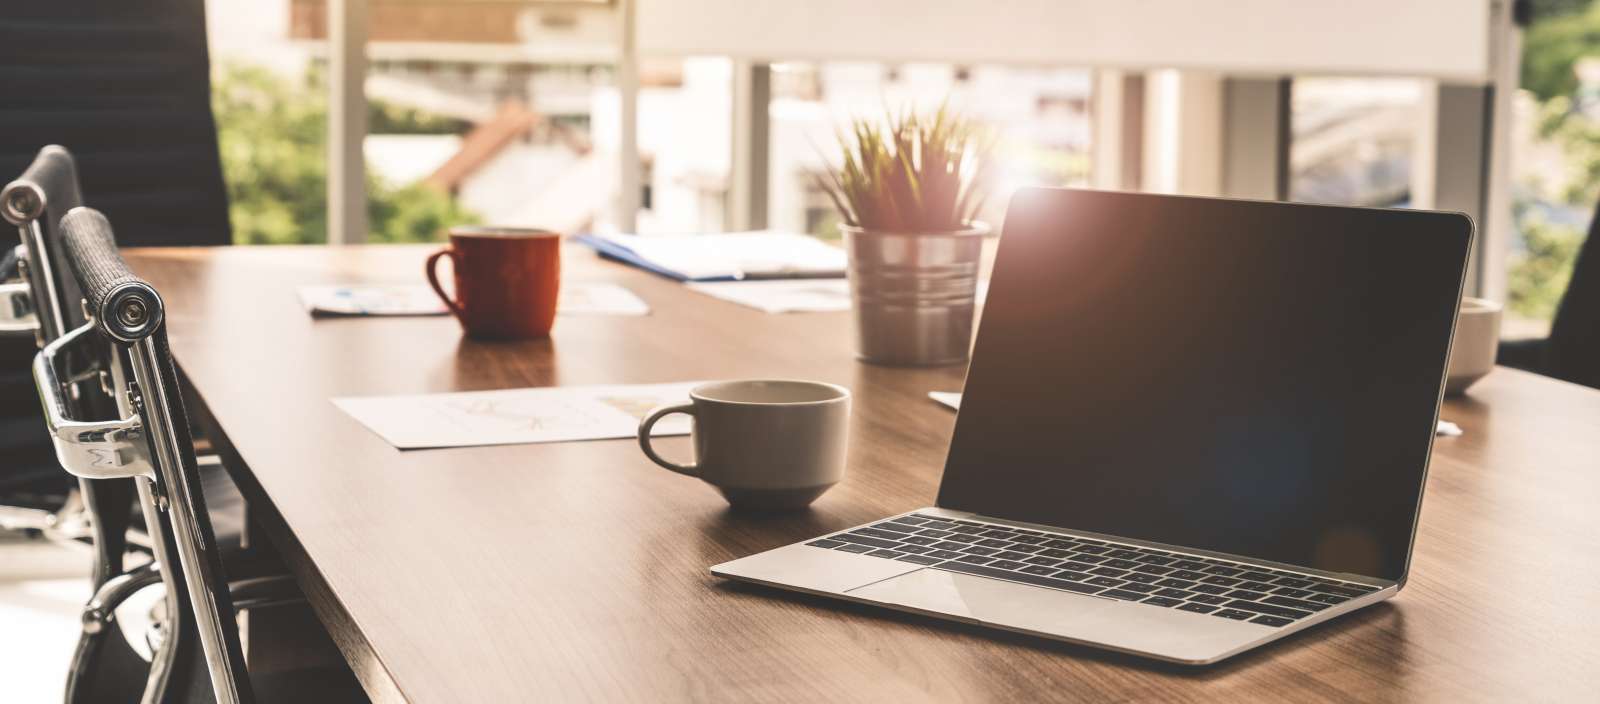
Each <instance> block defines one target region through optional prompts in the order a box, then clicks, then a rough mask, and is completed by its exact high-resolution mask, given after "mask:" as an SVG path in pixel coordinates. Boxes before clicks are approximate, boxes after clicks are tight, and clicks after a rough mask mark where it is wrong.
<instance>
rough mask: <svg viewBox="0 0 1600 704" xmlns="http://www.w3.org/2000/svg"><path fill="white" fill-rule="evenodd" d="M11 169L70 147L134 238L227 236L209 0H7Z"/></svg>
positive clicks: (0, 146)
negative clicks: (46, 150) (51, 148)
mask: <svg viewBox="0 0 1600 704" xmlns="http://www.w3.org/2000/svg"><path fill="white" fill-rule="evenodd" d="M0 65H3V66H5V84H6V94H5V99H4V100H0V173H18V172H20V171H21V170H22V169H23V167H25V166H26V165H27V163H28V160H29V159H31V158H33V154H34V152H35V151H37V150H38V149H39V148H40V147H41V146H44V145H46V144H63V145H66V146H67V147H68V148H70V149H71V150H72V152H73V154H74V155H75V156H76V157H77V159H78V164H79V166H80V167H82V169H83V193H84V196H85V198H86V199H87V200H89V201H90V202H92V203H94V204H95V207H96V208H98V209H100V210H102V211H103V212H105V213H106V214H107V215H108V216H110V217H111V218H113V219H114V220H115V221H116V222H117V224H118V227H119V230H120V232H119V234H120V236H121V238H122V242H123V244H124V245H129V246H145V245H200V244H227V243H229V242H230V241H231V234H230V230H229V227H228V203H227V193H226V190H225V188H224V185H223V180H222V167H221V160H220V157H219V153H218V149H217V134H216V124H215V120H214V118H213V116H212V112H211V84H210V55H209V52H208V49H207V47H206V25H205V2H204V0H145V1H142V2H127V1H126V0H67V1H63V2H25V3H7V7H6V10H5V12H4V13H0Z"/></svg>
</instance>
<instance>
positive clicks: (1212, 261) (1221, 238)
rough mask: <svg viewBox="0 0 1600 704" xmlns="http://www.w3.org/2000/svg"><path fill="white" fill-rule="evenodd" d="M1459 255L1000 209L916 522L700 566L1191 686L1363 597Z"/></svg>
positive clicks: (1390, 574) (1328, 220)
mask: <svg viewBox="0 0 1600 704" xmlns="http://www.w3.org/2000/svg"><path fill="white" fill-rule="evenodd" d="M1472 237H1473V225H1472V221H1471V220H1470V219H1469V218H1468V217H1466V216H1465V215H1462V214H1459V213H1440V212H1426V211H1420V210H1381V209H1367V208H1346V207H1333V206H1320V205H1302V204H1290V203H1275V202H1254V201H1240V200H1225V199H1212V198H1187V197H1177V196H1164V195H1148V194H1131V193H1108V192H1095V191H1085V190H1066V189H1027V190H1024V191H1021V192H1019V193H1018V195H1016V196H1015V198H1014V199H1013V200H1012V202H1011V206H1010V210H1009V212H1008V215H1007V218H1006V223H1005V229H1004V235H1003V236H1002V237H1001V239H1000V243H999V249H998V253H997V255H996V260H995V266H994V274H993V278H992V280H991V282H990V287H989V295H988V300H987V303H986V305H985V308H984V310H983V314H982V319H981V324H980V327H979V332H978V334H977V340H976V343H975V347H974V349H973V356H972V361H971V364H970V366H969V369H968V373H967V382H966V388H965V390H964V394H963V396H962V401H961V408H960V411H959V415H958V417H957V420H956V426H955V432H954V437H953V439H952V441H951V444H950V449H949V455H948V459H947V460H946V464H945V469H944V474H943V478H942V481H941V483H940V487H939V494H938V497H937V499H936V501H935V503H934V505H933V506H930V507H926V508H920V509H917V510H915V511H910V512H907V513H904V514H900V515H896V516H889V517H886V518H884V519H883V520H880V521H874V522H872V523H869V524H865V525H861V526H857V527H854V528H850V529H848V530H842V531H838V532H836V533H832V534H829V535H824V536H820V537H818V538H815V539H811V540H807V541H804V542H800V543H796V544H793V545H788V546H785V547H780V548H777V549H774V550H769V551H767V552H763V553H760V554H757V555H752V556H750V557H746V558H743V559H739V560H734V561H732V562H727V563H724V564H720V565H716V566H715V567H712V568H711V571H712V573H714V574H716V575H719V576H722V577H726V578H729V579H735V580H743V581H747V582H754V583H758V584H763V585H769V586H772V587H778V588H782V589H788V590H793V591H799V592H805V593H808V594H818V595H824V596H829V597H835V598H839V599H846V600H849V601H855V602H861V603H867V604H876V605H880V606H884V607H888V608H891V609H897V610H900V611H908V612H914V613H918V614H926V615H929V616H934V617H939V618H944V619H950V620H954V621H961V622H966V623H974V624H982V625H984V626H991V627H994V628H998V629H1003V630H1007V631H1015V632H1021V633H1028V634H1033V635H1037V636H1043V637H1045V638H1052V639H1058V640H1063V641H1070V642H1073V643H1081V644H1086V645H1090V646H1096V647H1100V648H1105V649H1108V650H1115V651H1121V652H1125V653H1132V654H1137V655H1142V656H1147V657H1151V658H1156V659H1160V660H1166V661H1172V662H1178V663H1187V664H1196V665H1201V664H1209V663H1215V662H1218V661H1220V660H1223V659H1225V658H1228V657H1230V656H1232V655H1235V654H1238V653H1240V652H1243V651H1246V650H1249V649H1251V648H1255V647H1257V646H1260V645H1262V644H1264V643H1268V642H1271V641H1274V640H1277V639H1279V638H1283V637H1284V636H1287V635H1289V634H1291V633H1294V632H1297V631H1301V630H1305V629H1308V628H1312V627H1314V626H1316V625H1317V624H1319V623H1322V622H1325V621H1328V620H1331V619H1334V618H1338V617H1339V616H1341V615H1343V614H1346V613H1349V612H1351V611H1355V610H1357V609H1360V608H1364V607H1367V606H1371V605H1373V604H1376V603H1378V602H1380V601H1383V600H1385V599H1389V598H1391V597H1393V596H1395V595H1396V594H1397V593H1398V592H1399V591H1400V590H1401V589H1402V588H1403V587H1404V586H1405V583H1406V577H1407V574H1408V571H1409V568H1410V563H1411V548H1412V543H1413V541H1414V539H1415V537H1416V524H1417V515H1418V512H1419V510H1420V508H1421V502H1422V489H1423V484H1424V480H1425V477H1426V475H1427V469H1428V458H1429V453H1430V451H1431V449H1432V444H1433V437H1434V427H1435V424H1436V422H1437V420H1438V415H1439V406H1440V403H1441V400H1442V394H1443V388H1444V381H1445V367H1446V363H1447V361H1448V359H1449V354H1450V342H1451V336H1452V332H1453V328H1454V324H1455V319H1456V313H1457V309H1458V307H1459V305H1460V301H1461V294H1462V285H1463V282H1464V280H1465V276H1466V267H1467V259H1468V252H1469V250H1470V247H1471V243H1472Z"/></svg>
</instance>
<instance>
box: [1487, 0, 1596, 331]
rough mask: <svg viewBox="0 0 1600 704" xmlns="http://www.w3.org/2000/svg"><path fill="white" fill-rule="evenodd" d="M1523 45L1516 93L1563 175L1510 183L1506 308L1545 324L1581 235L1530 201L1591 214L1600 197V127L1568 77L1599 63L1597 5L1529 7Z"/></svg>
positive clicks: (1545, 2)
mask: <svg viewBox="0 0 1600 704" xmlns="http://www.w3.org/2000/svg"><path fill="white" fill-rule="evenodd" d="M1523 39H1524V43H1523V54H1522V87H1523V88H1524V89H1526V90H1527V91H1529V92H1530V93H1532V94H1533V96H1534V98H1535V99H1537V100H1538V101H1539V116H1538V124H1537V125H1536V126H1535V129H1536V130H1537V133H1536V137H1537V139H1539V140H1541V141H1546V142H1550V143H1553V144H1555V145H1556V146H1557V147H1558V148H1559V149H1560V151H1561V153H1562V155H1563V158H1564V161H1565V167H1566V168H1565V173H1563V174H1562V176H1561V178H1560V181H1559V182H1557V183H1534V182H1528V183H1519V184H1517V186H1518V188H1517V193H1516V202H1515V203H1514V204H1513V206H1512V212H1513V218H1514V220H1515V222H1516V228H1517V232H1518V233H1519V234H1520V235H1521V238H1522V246H1521V247H1520V248H1519V250H1518V251H1517V252H1515V253H1513V255H1512V257H1511V262H1510V269H1509V271H1508V272H1507V285H1508V289H1509V295H1508V298H1509V300H1507V301H1506V304H1507V306H1508V308H1509V309H1510V310H1511V311H1512V312H1513V313H1516V314H1518V315H1522V316H1525V317H1528V318H1534V319H1539V320H1548V319H1549V318H1551V317H1552V316H1554V314H1555V310H1556V307H1557V305H1559V303H1560V301H1561V295H1562V293H1563V292H1565V291H1566V288H1567V281H1568V280H1569V279H1570V278H1571V276H1572V265H1573V262H1574V261H1575V260H1576V258H1577V253H1578V248H1579V246H1580V245H1581V244H1582V243H1583V238H1584V236H1585V233H1584V231H1583V230H1582V229H1581V228H1579V227H1575V226H1573V225H1570V224H1564V223H1554V222H1550V221H1548V219H1547V218H1546V217H1545V216H1544V215H1543V214H1542V213H1543V209H1541V208H1539V207H1535V206H1536V203H1535V201H1539V200H1545V201H1553V203H1552V204H1553V205H1556V206H1564V207H1567V208H1571V209H1574V210H1577V211H1579V212H1593V209H1594V207H1595V202H1596V199H1597V198H1600V122H1596V121H1595V120H1594V119H1592V118H1590V117H1589V116H1588V115H1585V114H1584V113H1583V112H1582V111H1580V110H1578V102H1577V101H1576V100H1575V98H1576V97H1578V96H1577V93H1578V91H1579V90H1580V86H1579V84H1578V78H1577V74H1576V73H1575V72H1574V67H1575V66H1576V65H1577V63H1578V62H1579V61H1580V60H1583V59H1585V58H1589V57H1600V3H1595V2H1594V1H1593V0H1536V1H1535V3H1534V22H1533V24H1532V26H1530V27H1529V28H1528V29H1527V32H1526V33H1525V35H1524V37H1523ZM1597 97H1600V96H1597Z"/></svg>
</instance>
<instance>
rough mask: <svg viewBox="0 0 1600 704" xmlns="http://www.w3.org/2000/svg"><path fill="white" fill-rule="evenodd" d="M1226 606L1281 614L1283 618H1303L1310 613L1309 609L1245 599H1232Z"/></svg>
mask: <svg viewBox="0 0 1600 704" xmlns="http://www.w3.org/2000/svg"><path fill="white" fill-rule="evenodd" d="M1226 606H1227V607H1228V608H1230V609H1238V610H1240V611H1252V612H1255V613H1258V614H1266V615H1268V616H1282V617H1284V618H1305V617H1307V616H1310V615H1311V612H1310V611H1301V610H1299V609H1290V608H1286V607H1282V606H1274V605H1272V604H1258V603H1256V602H1254V601H1245V600H1243V599H1234V600H1233V601H1230V602H1228V603H1227V604H1226Z"/></svg>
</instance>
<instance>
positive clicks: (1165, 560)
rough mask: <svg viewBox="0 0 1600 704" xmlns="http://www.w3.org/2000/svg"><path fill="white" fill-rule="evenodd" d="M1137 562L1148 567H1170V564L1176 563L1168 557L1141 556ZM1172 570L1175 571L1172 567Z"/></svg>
mask: <svg viewBox="0 0 1600 704" xmlns="http://www.w3.org/2000/svg"><path fill="white" fill-rule="evenodd" d="M1139 561H1140V562H1143V563H1145V564H1150V565H1170V564H1172V563H1174V562H1176V560H1174V559H1172V558H1170V557H1165V556H1162V555H1143V556H1141V557H1139ZM1172 569H1177V568H1176V567H1174V568H1172Z"/></svg>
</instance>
